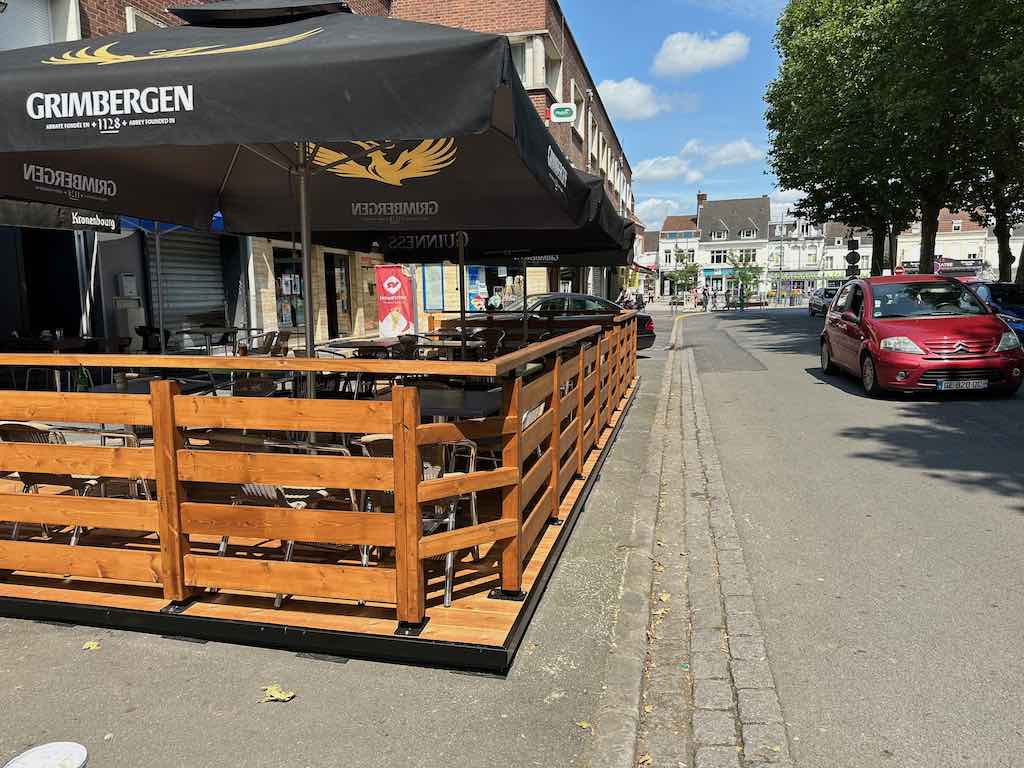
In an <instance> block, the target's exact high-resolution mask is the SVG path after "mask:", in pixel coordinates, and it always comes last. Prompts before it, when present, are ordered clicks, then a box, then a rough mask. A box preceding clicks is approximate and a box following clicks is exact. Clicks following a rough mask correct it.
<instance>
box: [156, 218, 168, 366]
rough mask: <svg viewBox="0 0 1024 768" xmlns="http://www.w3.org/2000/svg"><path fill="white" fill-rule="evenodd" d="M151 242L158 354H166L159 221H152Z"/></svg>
mask: <svg viewBox="0 0 1024 768" xmlns="http://www.w3.org/2000/svg"><path fill="white" fill-rule="evenodd" d="M153 243H154V247H155V249H156V315H157V326H158V332H159V334H160V354H161V355H166V354H167V341H166V339H165V338H164V268H163V260H162V259H161V258H160V222H159V221H154V222H153Z"/></svg>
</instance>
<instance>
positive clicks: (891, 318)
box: [821, 275, 1024, 396]
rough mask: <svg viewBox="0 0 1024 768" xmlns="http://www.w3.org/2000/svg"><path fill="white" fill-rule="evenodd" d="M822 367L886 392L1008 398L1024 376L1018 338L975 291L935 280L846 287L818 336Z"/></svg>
mask: <svg viewBox="0 0 1024 768" xmlns="http://www.w3.org/2000/svg"><path fill="white" fill-rule="evenodd" d="M821 367H822V369H823V370H824V371H825V373H835V372H836V371H838V370H840V369H842V370H846V371H849V372H850V373H852V374H855V375H857V376H859V377H860V380H861V384H862V385H863V387H864V391H865V392H866V393H867V394H868V395H871V396H874V395H878V394H879V393H880V392H882V391H883V390H898V391H906V392H912V391H955V390H969V391H976V390H980V391H988V392H991V393H993V394H997V395H1005V396H1011V395H1013V394H1015V393H1016V392H1017V390H1018V389H1020V386H1021V376H1022V375H1024V350H1022V348H1021V340H1020V339H1019V338H1018V337H1017V335H1016V334H1015V333H1014V332H1013V331H1012V330H1010V328H1009V326H1008V325H1007V324H1006V323H1005V322H1004V321H1003V320H1001V319H1000V318H999V316H998V315H997V314H996V313H995V312H993V311H992V309H991V308H990V307H989V306H988V305H986V304H985V303H984V302H983V301H982V300H981V299H980V298H978V295H977V294H975V292H974V291H973V290H972V289H971V288H970V287H968V286H967V285H964V284H963V283H962V282H960V281H959V280H956V279H954V278H946V277H939V276H936V275H915V276H898V277H872V278H867V279H863V280H852V281H850V282H849V283H847V284H846V285H844V286H843V287H842V288H841V289H840V291H839V295H838V296H836V298H835V301H833V303H832V306H831V307H830V308H829V311H828V315H827V319H826V321H825V328H824V330H823V331H822V333H821Z"/></svg>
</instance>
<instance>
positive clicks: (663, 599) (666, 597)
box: [658, 592, 672, 603]
mask: <svg viewBox="0 0 1024 768" xmlns="http://www.w3.org/2000/svg"><path fill="white" fill-rule="evenodd" d="M658 599H659V600H661V602H663V603H668V602H670V601H671V600H672V595H670V594H669V593H668V592H662V593H661V594H660V595H658Z"/></svg>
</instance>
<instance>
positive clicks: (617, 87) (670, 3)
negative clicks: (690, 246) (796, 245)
mask: <svg viewBox="0 0 1024 768" xmlns="http://www.w3.org/2000/svg"><path fill="white" fill-rule="evenodd" d="M561 2H562V7H563V9H564V11H565V14H566V17H567V19H568V21H569V25H570V26H571V28H572V30H573V33H574V34H575V36H576V40H577V42H578V43H579V45H580V47H581V48H582V49H583V55H584V57H585V58H586V60H587V65H588V66H589V67H590V72H591V75H592V76H593V78H594V80H595V81H596V82H597V83H598V84H599V86H598V87H599V90H600V91H601V96H602V99H603V100H604V103H605V106H606V108H608V109H609V111H610V112H611V113H612V115H613V120H614V123H615V130H616V132H617V133H618V135H619V139H620V140H621V141H622V143H623V144H624V147H625V150H626V155H627V157H628V158H629V161H630V164H631V166H632V168H633V179H634V182H633V187H634V190H635V194H636V200H637V208H638V214H639V215H640V217H641V219H643V220H644V223H645V224H647V225H648V227H649V228H650V227H652V226H653V227H658V226H660V225H661V221H662V219H664V217H665V216H666V215H668V214H673V213H679V214H683V213H696V207H697V203H696V196H697V192H698V190H700V191H704V192H707V193H708V195H709V196H710V197H711V198H712V199H722V198H727V197H754V196H758V195H764V194H769V195H772V197H773V203H775V205H774V206H773V213H776V214H777V213H778V212H779V210H780V209H781V208H783V207H784V205H785V203H787V202H792V201H793V199H795V196H794V195H793V194H792V193H789V192H787V191H780V190H778V189H777V184H776V180H775V178H774V177H773V176H771V175H770V174H769V173H768V167H767V164H766V161H765V152H766V150H767V142H768V133H767V130H766V128H765V125H764V100H763V95H764V89H765V86H766V85H767V83H768V82H769V81H770V80H771V79H772V78H773V77H774V76H775V71H776V69H777V67H778V58H777V56H776V54H775V50H774V48H773V47H772V38H773V35H774V33H775V19H776V18H777V16H778V13H779V11H780V10H781V9H782V6H783V5H784V0H631V1H627V2H625V3H623V2H622V0H617V2H612V0H561Z"/></svg>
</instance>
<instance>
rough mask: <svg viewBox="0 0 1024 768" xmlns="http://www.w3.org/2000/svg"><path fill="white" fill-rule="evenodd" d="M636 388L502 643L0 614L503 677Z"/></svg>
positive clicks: (8, 600) (4, 603)
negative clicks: (497, 644) (491, 643)
mask: <svg viewBox="0 0 1024 768" xmlns="http://www.w3.org/2000/svg"><path fill="white" fill-rule="evenodd" d="M639 382H640V379H639V378H637V380H636V385H637V386H638V385H639ZM637 386H634V387H633V392H632V393H631V394H630V396H629V399H628V400H627V401H626V403H625V405H623V408H622V413H621V415H620V416H619V420H618V421H617V422H616V424H615V426H614V427H613V428H612V433H611V435H610V436H609V438H608V442H607V443H606V444H605V450H603V451H602V452H601V454H600V455H599V457H598V460H597V462H596V463H595V464H594V468H593V471H592V472H591V473H590V475H589V476H588V477H587V479H586V481H585V482H584V485H583V489H582V490H581V491H580V495H579V497H578V498H577V499H576V502H575V504H573V507H572V510H571V511H570V513H569V516H568V517H567V518H566V519H565V521H564V523H563V526H562V530H561V531H559V536H558V538H557V539H556V540H555V543H554V545H553V546H552V549H551V552H550V553H549V554H548V556H547V558H546V559H545V561H544V565H543V566H542V567H541V569H540V572H539V573H538V574H537V578H536V580H535V581H534V583H533V586H532V588H531V589H530V591H529V593H528V595H527V597H526V601H525V602H524V603H523V608H522V610H521V611H520V612H519V616H518V617H516V620H515V622H514V623H513V624H512V628H511V629H510V630H509V634H508V637H507V638H506V640H505V644H504V645H502V646H491V645H478V644H474V643H457V642H452V641H441V640H429V639H421V638H417V637H401V636H398V635H370V634H362V633H359V632H339V631H336V630H330V629H316V628H311V627H293V626H290V625H287V624H267V623H259V622H252V621H234V620H230V619H217V618H211V617H207V616H190V615H189V614H188V613H187V612H185V613H162V612H158V611H138V610H133V609H130V608H108V607H105V606H100V605H85V604H82V603H70V602H68V603H65V602H59V601H54V600H30V599H27V598H20V597H0V616H4V617H6V618H11V619H30V620H35V621H48V622H55V623H60V624H81V625H85V626H91V627H104V628H109V629H120V630H125V631H129V632H145V633H147V634H152V635H164V636H171V637H173V636H177V637H185V638H195V639H198V640H208V641H213V642H221V643H233V644H236V645H247V646H254V647H259V648H276V649H281V650H289V651H298V652H302V653H320V654H326V655H330V656H345V657H348V658H351V659H361V660H365V661H383V662H389V663H397V664H406V665H412V666H428V667H436V668H441V669H449V670H453V671H461V672H481V673H484V674H490V675H500V676H504V675H506V674H508V671H509V669H510V668H511V667H512V662H513V661H514V659H515V656H516V652H517V651H518V650H519V646H520V645H521V644H522V641H523V637H524V635H525V634H526V629H527V627H529V625H530V621H531V620H532V619H533V614H534V613H535V612H536V610H537V607H538V606H539V604H540V600H541V597H542V596H543V595H544V590H545V589H546V588H547V585H548V582H549V581H550V580H551V576H552V574H553V573H554V570H555V567H556V566H557V565H558V560H559V559H560V558H561V556H562V552H563V551H564V549H565V547H566V545H567V544H568V541H569V539H570V537H571V536H572V532H573V529H574V528H575V527H576V522H577V520H578V519H579V517H580V516H581V513H582V511H583V508H584V506H585V505H586V501H587V498H588V497H589V496H590V491H591V490H592V488H593V486H594V483H595V482H597V479H598V476H599V475H600V474H601V468H602V467H603V466H604V462H605V459H606V458H607V457H608V453H609V452H610V451H611V447H612V444H613V443H614V442H615V439H616V437H617V436H618V434H619V430H620V429H621V428H622V424H623V422H624V421H625V417H626V413H627V412H628V411H629V409H630V406H631V405H632V404H633V400H634V398H635V396H636V390H637Z"/></svg>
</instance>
